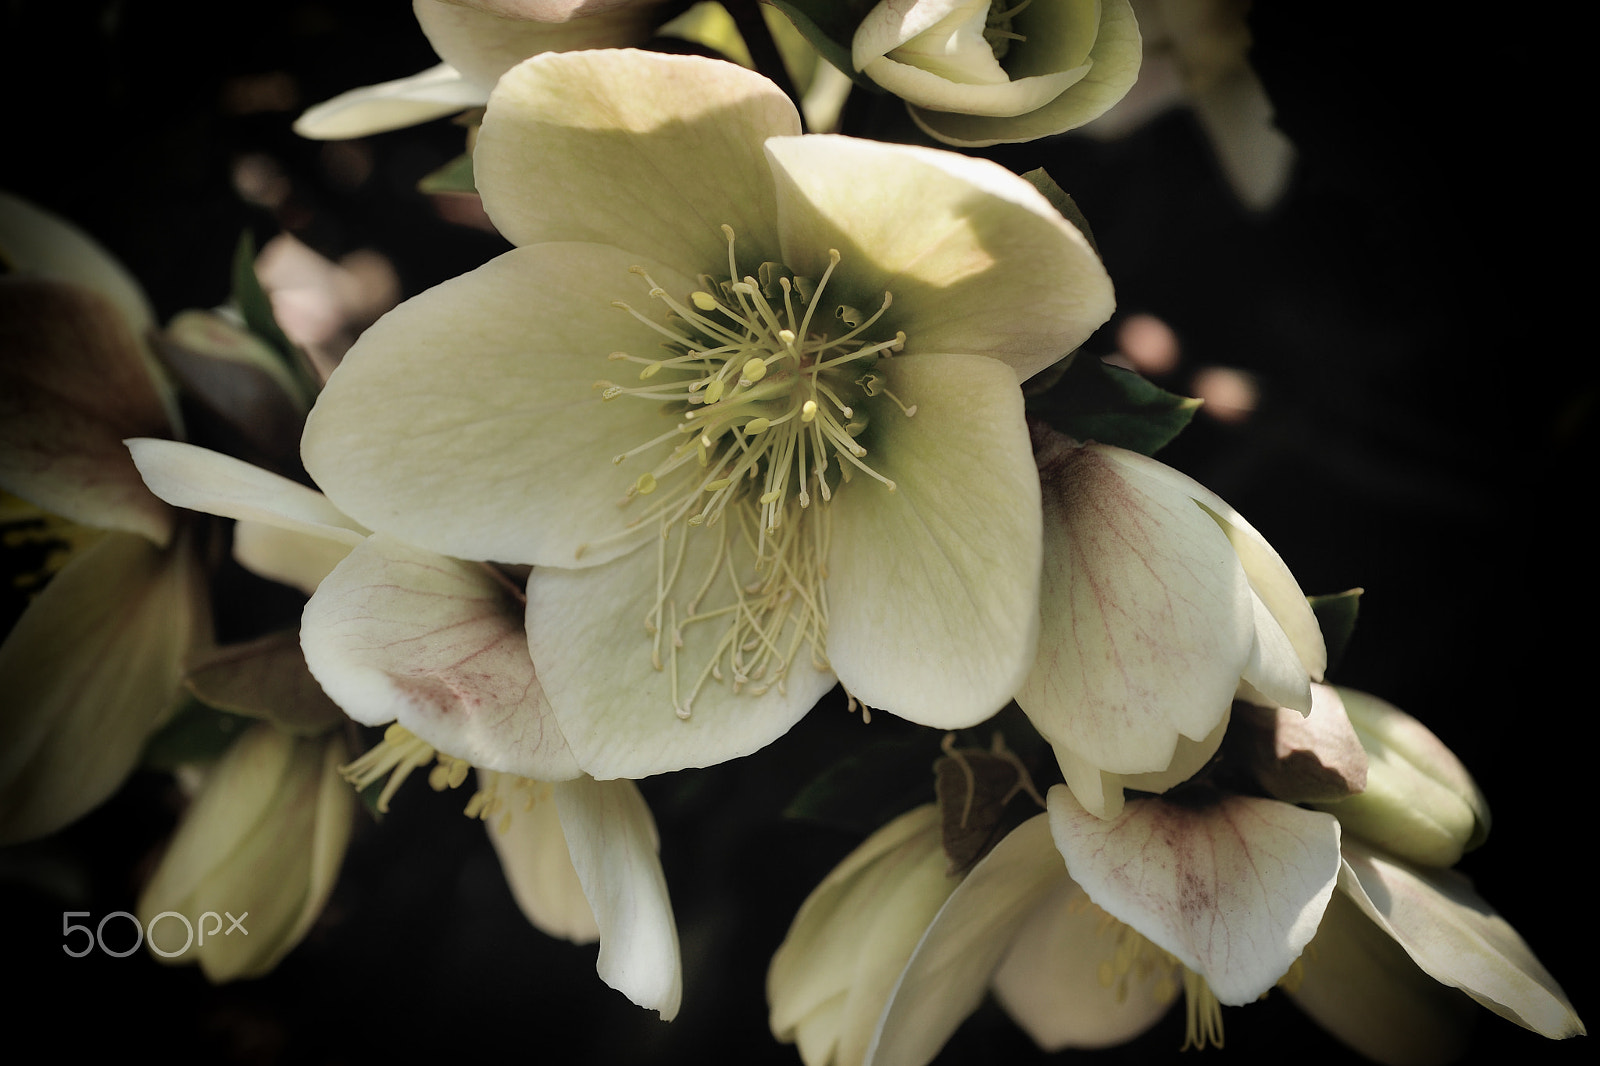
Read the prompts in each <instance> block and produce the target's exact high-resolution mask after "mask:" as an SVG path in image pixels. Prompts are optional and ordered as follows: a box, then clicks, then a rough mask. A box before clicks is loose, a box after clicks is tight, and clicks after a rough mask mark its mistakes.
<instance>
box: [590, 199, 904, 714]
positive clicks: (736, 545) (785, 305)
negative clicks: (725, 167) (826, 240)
mask: <svg viewBox="0 0 1600 1066" xmlns="http://www.w3.org/2000/svg"><path fill="white" fill-rule="evenodd" d="M722 232H723V234H724V236H725V237H726V238H727V242H728V274H727V276H726V277H725V278H714V277H712V276H710V275H701V277H700V279H699V281H700V288H698V289H696V290H695V291H694V292H692V293H689V294H688V296H687V298H686V299H683V300H679V299H677V298H675V297H674V296H673V295H672V294H670V293H668V292H667V291H666V290H665V289H663V288H662V287H661V286H660V285H659V284H657V283H656V281H655V279H653V278H652V277H650V275H649V273H648V272H647V271H645V270H643V269H642V268H639V267H634V268H633V272H634V273H636V274H638V275H640V276H641V277H642V278H643V279H644V281H645V283H646V284H648V285H649V286H650V289H649V295H650V297H651V299H653V300H660V301H661V302H662V303H663V304H665V306H666V308H667V314H666V320H665V322H658V321H656V320H655V319H653V318H651V317H650V316H648V315H646V314H644V313H642V312H640V311H638V310H636V309H634V308H633V307H631V306H629V305H628V304H626V303H622V302H618V303H617V305H616V306H617V307H619V308H621V309H622V310H624V311H627V312H628V313H629V314H631V315H633V316H634V317H635V318H636V319H638V320H639V321H640V322H642V323H644V324H645V325H647V326H649V327H650V328H651V329H652V330H654V331H655V332H657V333H659V334H661V335H662V337H663V338H664V341H663V344H662V347H663V349H664V352H663V354H661V355H659V356H656V357H653V358H652V357H647V356H641V355H638V354H634V353H628V352H613V353H611V356H610V358H611V359H612V360H615V361H622V362H629V363H634V364H638V365H640V367H641V369H640V370H639V382H640V383H639V384H637V385H633V384H629V385H623V384H618V383H616V382H612V381H600V382H596V387H598V388H600V389H602V390H603V392H602V396H603V398H604V399H605V400H607V401H615V400H619V399H623V400H647V401H650V402H652V403H656V404H660V405H662V406H663V408H664V410H665V412H666V413H668V414H670V415H672V416H673V419H674V422H673V426H672V428H670V429H668V430H666V431H665V432H663V433H661V434H660V435H658V436H655V437H653V438H651V439H649V440H646V441H644V442H643V443H641V444H639V445H638V446H636V447H634V448H631V449H629V450H628V451H625V452H622V453H620V454H619V455H617V456H615V457H614V461H615V462H616V463H618V464H619V465H620V464H623V463H628V462H633V461H640V462H650V463H651V465H650V467H649V469H648V470H646V471H644V472H642V473H641V474H640V475H639V476H638V478H637V479H635V481H634V483H633V485H632V487H631V488H630V489H629V490H628V492H627V494H626V497H625V499H624V500H623V501H622V502H623V504H624V505H625V508H626V509H627V510H628V511H630V512H631V513H630V514H629V517H628V520H627V528H628V529H636V528H638V527H639V526H640V525H644V524H652V525H656V526H658V527H659V528H660V530H661V534H662V549H661V553H660V576H659V579H658V582H657V588H658V590H659V592H658V595H657V598H656V602H655V606H654V608H653V609H652V611H651V613H650V617H648V618H647V619H646V620H645V627H646V630H647V632H649V633H650V634H651V635H652V637H653V639H654V651H653V655H654V661H655V665H656V666H657V668H658V669H670V670H671V673H672V683H673V693H674V695H673V704H674V707H675V709H676V710H677V712H678V714H679V715H680V716H681V717H685V718H687V717H688V715H689V707H690V704H691V703H692V702H693V699H694V695H695V694H696V693H697V692H699V690H700V688H701V687H702V686H703V685H704V684H705V683H706V681H707V679H708V678H709V679H713V680H717V681H722V680H724V679H725V678H726V677H727V675H728V674H731V676H732V683H733V685H734V687H735V690H738V689H740V688H741V687H743V686H745V685H747V684H750V685H751V686H752V688H751V691H752V692H754V693H755V694H760V693H762V692H765V691H766V690H767V689H768V688H769V687H770V686H771V685H773V684H780V685H781V684H782V679H783V676H784V674H785V673H786V672H787V670H788V667H789V665H790V663H792V661H793V659H794V657H795V655H796V653H797V651H798V649H799V647H800V646H801V645H803V644H809V645H810V647H811V649H812V659H813V661H814V662H815V664H816V665H817V667H818V668H819V669H826V668H827V659H826V655H825V654H824V653H823V650H822V649H823V644H824V641H825V638H826V632H827V606H826V599H825V596H824V592H823V588H822V580H823V577H824V576H825V571H826V563H825V560H826V557H827V522H826V521H825V520H824V518H823V517H822V516H817V515H815V514H813V513H812V512H813V510H814V509H813V508H812V505H813V503H817V502H820V503H827V502H829V501H830V500H831V499H832V498H833V495H834V493H835V492H836V491H837V488H838V485H839V483H840V482H841V481H848V480H850V479H851V478H852V477H853V476H855V475H858V474H861V475H865V476H867V477H870V478H873V479H875V480H877V481H879V482H881V483H882V484H883V486H884V487H885V488H886V489H887V490H888V491H889V492H893V491H894V490H895V484H894V482H893V481H892V480H890V479H889V478H887V477H885V476H883V475H882V474H881V473H879V472H878V471H877V470H874V469H873V467H872V466H871V465H870V464H869V462H868V461H867V458H868V456H867V448H866V447H865V446H863V445H862V443H861V442H860V441H859V440H858V438H860V437H861V436H862V435H863V434H864V433H866V432H867V429H868V427H869V425H870V423H871V418H872V414H873V413H874V412H875V411H888V412H889V413H890V414H893V413H894V411H893V410H892V409H889V408H885V407H884V404H885V403H891V404H893V405H894V407H895V408H898V410H899V413H901V414H903V415H904V416H908V417H909V416H911V415H914V414H915V413H916V407H915V406H914V405H907V404H906V403H905V402H903V401H902V400H901V399H900V398H899V397H898V396H895V395H894V393H892V392H891V391H889V389H888V387H887V379H886V377H885V376H884V375H883V374H881V373H878V372H876V371H875V368H876V367H877V365H878V362H879V360H880V359H884V358H888V357H890V355H891V354H892V353H893V352H897V351H900V350H901V349H903V348H904V347H905V342H906V336H905V334H904V333H903V332H896V333H895V334H894V335H893V336H892V337H889V338H887V339H883V336H882V335H883V334H884V333H886V332H887V331H886V330H885V329H883V328H881V327H880V328H877V329H876V330H875V328H874V327H877V326H878V323H879V322H880V320H881V319H882V317H883V315H884V313H885V312H887V311H888V310H889V307H890V304H891V303H892V302H893V300H892V296H891V294H889V293H887V292H885V293H884V294H883V299H882V303H881V304H880V306H879V307H878V308H877V309H876V310H875V311H873V312H871V313H870V314H868V313H863V312H862V311H861V310H860V309H858V308H856V307H853V306H851V305H849V304H847V303H844V302H843V301H842V300H840V299H838V298H837V297H836V294H835V293H831V292H829V281H830V280H831V279H832V277H833V273H834V269H835V268H836V267H837V266H838V264H839V259H840V257H839V253H838V252H837V251H834V250H830V251H829V262H828V267H827V269H826V270H825V271H824V272H823V274H822V276H821V277H820V278H816V279H812V278H808V277H804V276H801V275H797V274H795V273H794V272H793V271H791V270H790V269H789V268H788V267H786V266H784V265H783V264H781V263H774V262H766V263H762V264H761V265H760V267H759V268H758V269H757V270H756V272H755V273H754V274H744V273H741V272H740V270H739V265H738V260H737V257H736V255H735V251H734V233H733V230H732V229H731V228H730V227H728V226H723V227H722ZM875 338H876V339H875ZM700 526H704V527H708V528H714V529H716V530H717V533H716V534H715V535H716V536H717V537H718V538H719V541H720V543H719V549H718V551H717V553H716V558H717V560H718V562H716V563H714V564H712V567H711V571H710V572H708V573H706V574H703V575H699V576H694V575H686V574H684V572H683V570H684V558H685V547H686V544H687V536H686V535H685V536H681V537H679V538H678V542H677V546H676V554H675V556H674V555H673V554H672V553H670V552H668V551H667V550H666V545H667V543H668V542H669V541H670V540H671V539H672V535H673V534H674V533H675V532H676V531H680V530H683V531H687V530H688V529H691V528H693V527H700ZM744 547H748V548H749V549H750V550H751V551H752V552H753V555H754V566H753V570H754V573H753V574H751V573H746V574H735V573H733V572H732V570H729V575H728V580H729V581H730V582H731V583H732V587H731V590H725V591H731V593H732V598H733V600H734V602H733V604H732V605H731V606H726V605H725V606H723V607H719V608H717V609H714V610H711V611H708V612H705V613H702V612H701V611H700V606H699V605H700V603H701V602H702V600H704V599H706V597H707V593H708V592H709V591H710V590H711V589H712V587H713V585H714V584H715V583H717V582H718V581H719V580H721V577H722V574H721V571H722V570H723V569H725V568H729V567H731V566H732V564H731V563H730V562H729V561H728V560H730V559H731V558H732V556H733V554H734V552H735V551H736V550H742V549H743V548H744ZM679 588H682V589H685V590H688V589H693V590H695V591H694V592H693V593H692V594H691V595H690V596H689V597H688V598H687V599H684V598H682V597H677V596H674V594H673V593H674V590H675V589H679ZM715 599H717V600H718V601H724V600H725V599H726V597H725V596H718V597H715ZM713 620H715V621H716V623H717V624H720V625H723V626H724V627H725V630H724V633H723V636H722V639H721V640H720V641H719V642H718V646H717V651H716V653H715V654H714V656H713V657H712V660H711V661H710V662H709V663H707V664H706V665H705V667H704V669H703V670H702V671H701V672H700V673H699V675H698V676H697V677H696V678H694V679H693V680H692V682H691V681H689V679H687V678H686V679H685V684H684V686H683V687H682V688H681V689H680V685H679V676H678V662H677V659H678V656H677V649H678V648H679V647H680V646H681V645H682V634H683V631H684V630H685V629H686V628H687V627H689V626H692V625H699V624H703V623H708V622H712V621H713ZM785 627H792V628H790V629H789V636H788V637H787V638H785V637H784V636H783V634H784V630H785ZM664 636H665V638H668V639H665V640H664ZM664 643H665V644H666V645H667V646H666V647H665V648H664V647H663V644H664Z"/></svg>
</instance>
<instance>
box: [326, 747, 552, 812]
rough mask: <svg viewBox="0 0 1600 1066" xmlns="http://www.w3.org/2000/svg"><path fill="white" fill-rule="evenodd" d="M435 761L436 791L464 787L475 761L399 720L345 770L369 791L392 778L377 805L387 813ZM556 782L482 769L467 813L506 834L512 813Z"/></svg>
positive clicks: (431, 781) (432, 781) (431, 774)
mask: <svg viewBox="0 0 1600 1066" xmlns="http://www.w3.org/2000/svg"><path fill="white" fill-rule="evenodd" d="M430 762H431V763H434V767H433V769H431V770H429V771H428V786H429V787H430V788H432V789H433V790H434V791H435V792H443V791H445V790H446V789H454V788H460V787H461V786H462V785H463V784H465V783H466V780H467V772H468V771H469V770H472V769H473V766H472V764H471V763H468V762H467V761H466V760H464V759H458V758H456V757H455V756H454V755H446V754H445V753H444V752H442V751H439V750H438V749H436V748H434V747H433V745H431V744H429V743H428V742H427V741H425V740H423V739H422V738H421V737H419V736H417V735H416V734H415V733H413V732H411V730H409V729H407V728H406V727H405V726H403V725H401V724H400V723H399V722H395V723H393V724H391V725H390V726H389V728H387V729H385V730H384V731H383V739H382V740H381V741H379V742H378V743H377V744H376V745H374V746H373V747H372V748H371V749H370V750H368V751H367V752H366V753H365V754H364V755H362V756H361V757H360V758H358V759H356V760H354V761H353V762H351V763H349V764H347V765H345V766H341V767H340V768H339V773H340V774H342V775H343V776H344V779H345V780H346V781H348V782H350V783H351V784H352V785H354V786H355V787H356V788H357V789H360V790H363V791H364V790H365V789H367V788H368V787H370V786H371V785H373V784H374V783H376V782H378V781H381V780H383V779H384V778H385V777H387V778H388V780H387V781H385V782H384V786H383V791H382V792H380V793H379V794H378V801H377V803H376V804H375V806H376V807H377V808H378V810H379V811H380V812H382V813H384V814H387V813H388V812H389V801H390V800H391V799H393V798H394V794H395V793H396V792H398V791H399V790H400V786H401V785H403V784H405V782H406V778H408V777H410V776H411V772H412V771H413V770H416V769H419V768H420V767H423V766H426V765H428V764H429V763H430ZM551 792H552V787H551V786H550V785H549V784H547V783H546V782H543V781H534V780H531V779H530V778H526V777H518V776H517V775H515V774H506V773H497V772H495V771H493V770H481V769H480V770H478V788H477V791H475V792H473V794H472V796H471V798H470V799H468V800H467V806H466V810H465V812H464V813H465V814H466V816H467V817H468V818H476V819H479V820H481V821H484V822H488V823H489V824H490V825H493V826H494V827H495V829H496V830H497V831H498V832H501V833H504V832H505V831H506V830H507V829H509V828H510V826H511V816H512V814H514V813H515V811H516V809H517V808H518V807H520V808H521V809H522V810H524V811H529V810H532V809H533V805H534V804H535V803H537V802H539V801H541V800H545V799H548V798H549V797H550V795H551Z"/></svg>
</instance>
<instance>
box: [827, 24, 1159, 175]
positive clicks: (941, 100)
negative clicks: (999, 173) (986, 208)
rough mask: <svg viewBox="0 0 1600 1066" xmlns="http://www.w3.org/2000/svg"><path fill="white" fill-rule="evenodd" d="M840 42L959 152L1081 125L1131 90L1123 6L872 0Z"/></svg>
mask: <svg viewBox="0 0 1600 1066" xmlns="http://www.w3.org/2000/svg"><path fill="white" fill-rule="evenodd" d="M850 44H851V47H850V52H851V63H852V65H853V66H854V67H855V69H856V70H857V71H859V72H861V73H862V74H865V75H866V76H867V77H869V78H871V79H872V80H873V81H875V82H877V83H878V84H879V85H881V86H883V87H884V88H885V89H888V90H889V91H890V92H892V93H894V94H895V95H896V96H899V97H900V98H901V99H903V100H905V102H906V105H907V107H908V109H909V110H910V112H911V118H912V119H913V120H914V121H915V122H916V124H917V125H918V126H920V127H921V128H922V129H923V131H924V132H926V133H927V134H928V135H929V136H931V137H933V138H935V139H936V140H939V141H943V142H944V143H945V144H955V145H961V146H963V147H981V146H984V145H990V144H1008V143H1014V142H1017V141H1030V140H1034V139H1036V138H1039V137H1048V136H1050V135H1051V134H1055V133H1061V132H1064V131H1066V130H1069V129H1074V128H1076V127H1078V126H1081V125H1083V124H1084V123H1086V122H1088V121H1089V120H1090V119H1093V118H1097V117H1099V116H1100V115H1101V114H1103V113H1104V112H1106V111H1107V110H1109V109H1110V107H1111V106H1112V105H1113V104H1115V103H1116V102H1117V101H1118V100H1121V99H1122V97H1123V96H1124V94H1126V93H1127V91H1128V90H1129V89H1130V88H1132V86H1133V83H1134V79H1135V78H1136V77H1137V76H1138V73H1139V61H1140V40H1139V28H1138V25H1137V23H1136V22H1135V21H1134V17H1133V11H1132V10H1131V9H1130V7H1129V6H1128V3H1127V0H1105V2H1104V3H1099V2H1095V0H1028V2H1023V3H1016V2H1011V0H993V2H992V3H991V2H990V0H911V2H910V3H905V2H902V0H882V2H881V3H879V4H878V6H877V7H875V8H873V9H872V10H871V11H870V12H868V13H867V17H866V18H865V19H864V20H863V21H862V22H861V25H860V26H859V27H858V28H857V30H856V32H855V37H854V39H853V40H852V41H851V43H850Z"/></svg>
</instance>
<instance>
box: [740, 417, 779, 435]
mask: <svg viewBox="0 0 1600 1066" xmlns="http://www.w3.org/2000/svg"><path fill="white" fill-rule="evenodd" d="M771 426H772V419H770V418H752V419H751V420H750V421H748V422H746V423H745V424H744V431H745V432H746V433H765V432H766V431H767V430H768V429H769V428H771Z"/></svg>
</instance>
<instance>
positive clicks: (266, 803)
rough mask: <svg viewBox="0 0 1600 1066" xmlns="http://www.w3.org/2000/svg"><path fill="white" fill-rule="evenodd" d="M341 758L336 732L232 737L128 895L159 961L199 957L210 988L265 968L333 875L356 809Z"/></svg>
mask: <svg viewBox="0 0 1600 1066" xmlns="http://www.w3.org/2000/svg"><path fill="white" fill-rule="evenodd" d="M348 758H349V752H348V750H347V749H346V747H345V744H344V741H343V740H342V739H341V738H340V737H339V736H338V735H337V734H330V735H327V736H323V737H317V738H312V739H298V738H296V737H293V736H291V735H289V734H288V733H284V732H281V731H279V730H277V729H275V728H273V727H272V726H270V725H266V724H261V725H257V726H255V727H254V728H252V729H251V730H250V731H249V732H248V733H246V734H245V735H244V736H242V737H240V738H239V740H238V742H237V743H235V744H234V745H233V747H232V748H230V749H229V750H228V753H227V754H226V755H224V756H223V757H222V758H221V759H220V760H219V761H218V762H217V763H216V765H215V766H213V767H212V768H211V770H210V771H209V773H208V775H207V777H206V780H205V783H204V784H203V785H202V786H201V788H200V791H199V793H198V794H197V795H196V796H195V798H194V802H193V803H192V804H190V806H189V809H188V811H187V812H185V814H184V816H183V820H182V822H180V823H179V825H178V831H177V833H176V834H174V836H173V838H172V844H171V845H170V846H169V847H168V848H167V853H166V855H165V856H163V857H162V860H161V865H160V866H159V867H158V868H157V870H156V873H155V876H154V877H152V878H151V879H150V883H149V884H148V885H146V886H145V890H144V893H143V895H141V896H140V898H139V906H138V918H139V923H140V925H142V926H143V927H144V928H145V929H147V930H149V936H148V940H147V943H148V945H149V947H150V950H151V951H152V952H154V953H155V954H156V955H157V956H158V957H159V958H161V959H162V961H164V962H169V963H172V964H182V963H192V962H198V963H199V964H200V968H201V969H202V970H203V971H205V975H206V977H208V978H209V979H210V980H212V981H215V982H222V981H230V980H233V979H235V978H239V977H259V976H260V975H262V974H265V973H267V972H268V971H270V970H271V969H272V968H273V967H274V966H276V965H277V963H278V960H279V959H281V958H283V956H284V955H286V954H288V952H289V951H290V949H292V948H293V947H294V946H295V945H296V944H298V943H299V942H300V940H301V938H302V937H304V936H305V934H306V932H307V931H308V930H309V929H310V928H311V925H312V923H313V922H315V921H316V918H317V915H318V914H320V913H321V912H322V905H323V904H324V903H325V902H326V901H327V898H328V893H329V891H331V890H332V888H333V882H334V880H335V878H336V877H337V876H338V873H339V864H340V862H341V860H342V859H343V858H344V849H345V844H346V843H347V842H348V841H349V838H350V817H351V814H352V812H353V811H354V809H355V802H356V797H355V793H354V792H353V791H352V790H351V789H350V787H349V786H348V785H346V784H345V783H344V780H343V779H342V778H341V777H340V776H339V765H340V764H341V763H343V762H344V761H346V760H347V759H348ZM171 915H175V916H176V917H171ZM224 915H226V916H228V917H227V918H222V917H221V916H224ZM164 916H165V917H164ZM180 918H181V919H182V920H181V921H180V920H179V919H180ZM235 922H237V927H235V925H234V923H235ZM213 926H215V927H216V928H213ZM191 931H192V932H193V934H194V940H193V941H192V942H191V941H189V939H188V934H189V933H190V932H191Z"/></svg>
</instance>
